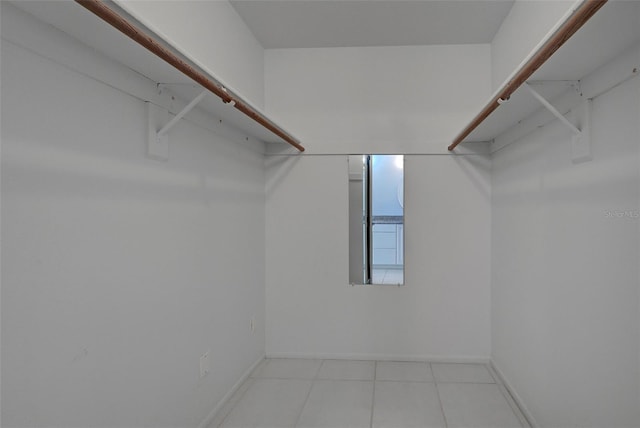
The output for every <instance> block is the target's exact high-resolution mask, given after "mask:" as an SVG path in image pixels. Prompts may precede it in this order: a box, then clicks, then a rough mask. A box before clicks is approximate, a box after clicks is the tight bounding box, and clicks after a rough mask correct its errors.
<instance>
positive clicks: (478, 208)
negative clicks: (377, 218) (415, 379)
mask: <svg viewBox="0 0 640 428" xmlns="http://www.w3.org/2000/svg"><path fill="white" fill-rule="evenodd" d="M267 163H268V168H267V355H280V356H296V355H297V356H305V357H318V356H324V357H335V358H395V359H424V358H429V359H459V360H466V359H488V357H489V352H490V337H489V330H490V327H489V319H490V315H489V302H490V296H489V288H490V287H489V277H490V271H489V267H490V260H489V249H490V243H489V236H490V231H489V224H490V190H489V181H490V179H489V169H490V167H489V162H488V159H487V158H484V157H480V156H474V157H464V158H463V157H448V156H438V157H433V156H406V158H405V285H404V286H401V287H397V286H353V287H352V286H350V285H349V280H348V274H349V266H348V259H349V257H348V248H349V243H348V238H349V233H348V230H347V229H348V213H347V207H348V191H347V189H348V171H347V170H348V166H347V156H343V155H337V156H303V157H298V158H291V157H289V158H286V157H270V158H268V159H267Z"/></svg>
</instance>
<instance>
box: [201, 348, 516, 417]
mask: <svg viewBox="0 0 640 428" xmlns="http://www.w3.org/2000/svg"><path fill="white" fill-rule="evenodd" d="M211 427H221V428H240V427H243V428H245V427H247V428H248V427H264V428H285V427H292V428H296V427H299V428H306V427H309V428H311V427H322V428H348V427H354V428H358V427H362V428H407V427H416V428H417V427H445V428H446V427H468V428H472V427H486V428H515V427H525V428H526V427H528V425H527V423H526V420H525V419H524V417H523V416H522V414H521V413H520V411H519V410H518V408H517V406H516V405H515V403H514V402H513V400H512V399H511V398H510V397H509V395H508V392H507V391H506V389H505V388H504V386H502V385H500V384H499V383H497V382H496V380H495V378H494V375H493V374H492V372H491V370H490V369H489V368H488V367H487V366H485V365H483V364H450V363H446V364H445V363H426V362H395V361H350V360H349V361H347V360H303V359H267V360H265V361H263V362H262V364H260V366H258V367H257V368H256V369H255V370H254V372H253V373H252V374H251V376H250V377H249V379H247V381H246V382H245V383H244V384H243V385H242V386H241V387H240V388H239V389H238V391H237V392H236V394H234V396H233V397H232V398H231V399H230V400H229V402H228V403H227V405H226V406H224V407H223V409H222V410H221V411H220V412H219V414H218V416H217V418H216V420H214V423H213V424H212V425H211Z"/></svg>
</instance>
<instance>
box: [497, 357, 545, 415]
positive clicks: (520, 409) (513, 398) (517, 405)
mask: <svg viewBox="0 0 640 428" xmlns="http://www.w3.org/2000/svg"><path fill="white" fill-rule="evenodd" d="M489 367H490V370H491V374H492V376H493V377H495V378H496V380H497V381H498V383H499V384H500V385H501V386H502V387H503V388H504V392H506V395H507V397H505V398H506V399H507V401H508V402H509V404H510V405H511V406H512V407H513V408H514V409H513V410H514V412H515V414H516V416H518V418H519V419H520V420H521V423H522V424H523V425H524V426H526V427H530V428H538V427H539V426H540V425H538V424H537V423H536V420H535V419H534V417H533V415H532V414H531V412H529V410H528V409H527V406H526V405H525V404H524V402H523V401H522V398H521V397H520V395H518V393H517V392H516V390H515V389H514V388H513V385H512V384H511V383H510V382H509V380H508V379H507V378H506V376H505V375H504V373H503V372H502V371H501V370H500V369H499V368H498V366H497V365H496V362H495V361H494V360H490V362H489Z"/></svg>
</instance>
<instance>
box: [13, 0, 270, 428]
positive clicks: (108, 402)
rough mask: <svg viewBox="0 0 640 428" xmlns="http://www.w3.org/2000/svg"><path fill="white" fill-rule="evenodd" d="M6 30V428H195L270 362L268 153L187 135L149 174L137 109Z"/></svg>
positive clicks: (141, 110) (188, 126) (174, 132)
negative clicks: (249, 373) (203, 361)
mask: <svg viewBox="0 0 640 428" xmlns="http://www.w3.org/2000/svg"><path fill="white" fill-rule="evenodd" d="M10 8H13V6H11V5H9V4H3V5H2V17H3V19H4V18H5V17H6V18H7V19H9V18H11V19H16V18H19V17H20V14H19V13H14V14H10V15H9V14H7V13H6V12H8V11H9V9H10ZM14 12H15V9H14ZM23 18H24V16H23ZM3 24H4V23H3ZM27 25H28V26H30V27H29V28H32V27H31V26H34V25H37V24H36V23H35V22H34V21H29V20H28V19H23V22H22V25H21V26H22V27H24V26H27ZM6 28H8V26H7V27H5V25H3V26H2V30H3V41H2V71H1V72H2V74H1V75H2V308H1V309H2V405H3V407H2V426H3V427H5V426H6V427H29V428H32V427H52V426H59V427H83V428H84V427H144V426H146V427H197V426H198V425H199V424H201V423H202V422H203V420H205V419H206V417H207V415H208V414H209V413H210V412H211V411H212V409H213V408H214V407H215V406H216V404H217V403H219V402H220V400H221V399H222V398H223V397H224V395H225V394H226V393H227V392H228V391H229V390H230V389H231V388H232V386H233V385H234V384H235V383H236V382H237V381H238V380H239V379H240V377H241V376H242V374H243V373H244V372H245V371H246V370H247V369H248V368H249V367H251V365H252V364H253V363H254V362H255V361H257V360H258V359H259V358H260V357H261V356H262V355H263V353H264V324H263V319H264V218H265V216H264V213H265V208H264V207H265V201H264V168H263V160H262V155H261V154H260V153H259V151H258V150H256V149H255V148H251V147H248V146H243V145H242V144H237V143H232V142H230V141H228V140H225V139H224V138H221V137H219V136H217V135H216V134H214V133H212V132H210V131H208V130H206V129H204V128H201V127H200V126H197V125H194V124H193V123H191V122H187V121H185V120H181V121H180V122H179V123H178V124H177V125H176V126H175V127H174V128H172V129H171V131H170V141H171V143H170V144H171V147H170V159H169V161H167V162H159V161H154V160H151V159H148V158H147V157H146V156H145V153H146V140H147V134H146V130H147V113H146V109H145V103H144V102H143V101H141V100H139V99H137V98H134V97H132V96H130V95H127V94H125V93H123V92H121V91H119V90H116V89H114V88H112V87H110V86H108V85H105V84H103V83H99V82H97V81H96V80H94V79H92V78H90V77H87V76H85V75H82V74H79V73H77V72H75V71H72V70H71V69H69V68H68V66H66V65H61V64H57V63H54V62H52V61H50V60H47V59H44V58H43V57H41V56H39V55H37V54H35V53H34V52H33V51H32V50H31V49H24V48H22V47H19V46H17V45H16V44H14V43H12V42H8V41H6V40H5V39H4V37H5V35H6V33H5V29H6ZM38 30H39V31H36V29H33V31H30V34H49V36H50V37H49V40H50V41H51V40H56V39H57V38H58V37H57V35H55V36H56V37H53V36H54V34H53V32H54V31H55V30H53V29H52V28H51V27H48V26H42V28H39V29H38ZM46 31H49V32H50V33H46ZM31 42H33V40H31ZM75 46H76V45H72V44H70V45H69V46H66V47H67V48H69V47H75ZM49 49H50V50H51V45H49ZM75 51H76V54H77V55H81V54H83V51H82V49H80V48H79V47H77V48H75ZM49 53H50V54H51V55H53V56H55V51H50V52H49ZM114 68H117V66H116V65H114ZM118 72H119V74H122V75H126V74H127V73H131V71H130V70H127V69H126V68H124V67H120V68H119V69H118ZM153 88H154V86H153V85H152V84H151V82H149V89H150V90H149V92H150V94H151V95H152V94H153V93H154V90H153ZM139 89H140V92H144V90H145V87H141V88H139ZM252 317H255V320H256V329H255V332H254V333H253V334H252V333H251V330H250V319H251V318H252ZM207 351H209V352H210V353H209V361H210V373H209V374H208V375H207V376H206V377H204V378H200V377H199V359H200V356H201V355H202V354H203V353H205V352H207Z"/></svg>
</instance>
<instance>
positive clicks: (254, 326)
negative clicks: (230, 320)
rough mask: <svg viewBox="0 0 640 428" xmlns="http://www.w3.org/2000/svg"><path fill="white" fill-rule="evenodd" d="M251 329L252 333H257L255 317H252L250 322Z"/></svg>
mask: <svg viewBox="0 0 640 428" xmlns="http://www.w3.org/2000/svg"><path fill="white" fill-rule="evenodd" d="M249 328H250V329H251V333H253V332H254V331H256V318H255V317H251V319H250V320H249Z"/></svg>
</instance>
